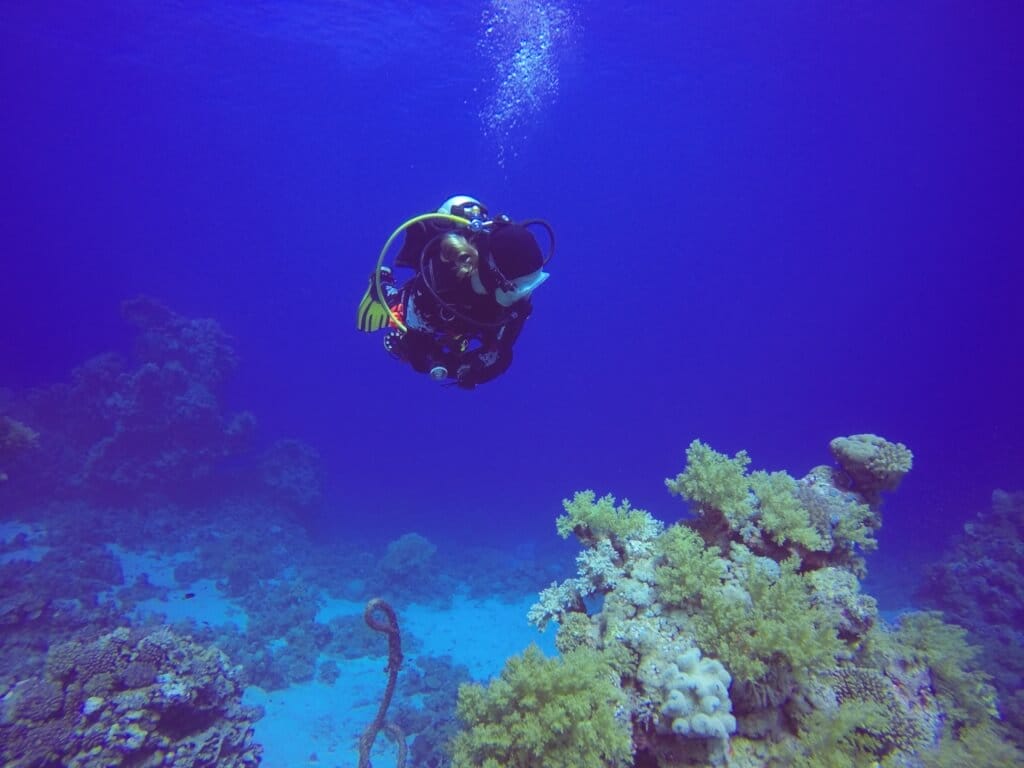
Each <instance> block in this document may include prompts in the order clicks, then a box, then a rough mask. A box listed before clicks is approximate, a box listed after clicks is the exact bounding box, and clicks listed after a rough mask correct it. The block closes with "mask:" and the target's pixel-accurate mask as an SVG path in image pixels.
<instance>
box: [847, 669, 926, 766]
mask: <svg viewBox="0 0 1024 768" xmlns="http://www.w3.org/2000/svg"><path fill="white" fill-rule="evenodd" d="M833 675H834V677H835V680H836V683H835V690H836V695H837V696H838V697H839V700H840V701H841V702H843V703H847V702H857V703H863V704H870V705H871V706H872V707H874V708H875V710H877V712H878V713H880V715H881V716H880V717H877V718H874V719H872V720H871V721H866V722H863V723H861V724H860V725H859V726H858V728H857V732H856V734H855V736H854V737H853V738H854V743H855V744H856V745H857V748H858V750H859V751H860V752H861V753H863V754H870V755H875V756H877V757H885V756H886V755H890V754H893V753H896V752H903V753H910V752H914V751H915V750H917V749H920V748H921V747H923V746H924V745H925V744H927V743H928V740H929V738H930V734H929V732H928V729H927V728H926V727H925V725H924V724H923V723H922V722H921V719H920V717H919V716H917V715H915V714H914V713H913V712H911V711H910V709H909V708H908V707H907V705H906V704H905V703H904V702H903V700H902V699H901V698H900V697H899V696H898V695H897V691H896V687H895V684H894V683H893V682H892V680H890V679H889V678H888V677H886V676H885V675H884V674H882V673H881V672H880V671H879V670H877V669H870V668H863V667H843V668H840V669H837V670H836V671H835V672H834V673H833Z"/></svg>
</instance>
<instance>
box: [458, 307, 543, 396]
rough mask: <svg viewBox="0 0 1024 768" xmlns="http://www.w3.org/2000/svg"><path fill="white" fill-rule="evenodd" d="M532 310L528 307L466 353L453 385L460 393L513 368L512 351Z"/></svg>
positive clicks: (460, 361)
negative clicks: (482, 343)
mask: <svg viewBox="0 0 1024 768" xmlns="http://www.w3.org/2000/svg"><path fill="white" fill-rule="evenodd" d="M531 309H532V308H531V307H530V306H529V304H527V305H526V306H525V307H524V309H523V310H522V311H520V312H519V314H518V316H517V317H516V319H515V320H511V321H509V322H508V323H506V324H505V325H503V326H501V328H499V329H498V331H497V332H496V333H495V334H494V335H493V336H492V337H491V338H489V339H488V340H487V341H486V342H485V343H484V345H483V346H481V347H478V348H477V349H474V350H472V351H470V352H468V353H466V354H465V355H464V356H463V357H462V358H461V359H460V360H459V366H458V368H457V369H456V370H455V379H456V383H457V384H458V385H459V386H460V387H462V388H463V389H473V388H474V387H475V386H476V385H477V384H483V383H485V382H488V381H491V380H492V379H496V378H497V377H498V376H500V375H501V374H503V373H504V372H505V371H507V370H508V368H509V366H510V365H512V347H513V345H514V344H515V343H516V339H518V338H519V334H520V333H521V332H522V330H523V325H524V324H525V323H526V318H527V317H529V315H530V311H531Z"/></svg>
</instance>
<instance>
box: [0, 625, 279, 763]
mask: <svg viewBox="0 0 1024 768" xmlns="http://www.w3.org/2000/svg"><path fill="white" fill-rule="evenodd" d="M241 696H242V688H241V685H240V683H239V681H238V678H237V672H236V670H234V669H232V668H231V667H229V666H228V665H227V660H226V658H225V657H224V655H223V654H222V653H221V652H220V651H217V650H215V649H211V648H206V649H204V648H202V647H200V646H197V645H195V644H193V643H191V642H190V641H188V640H185V639H183V638H181V637H179V636H177V635H175V634H173V633H172V632H170V631H169V630H166V629H163V630H156V631H148V632H147V631H145V630H129V629H125V628H122V629H117V630H114V631H113V632H111V633H109V634H106V635H103V636H102V637H100V638H98V639H96V640H92V641H81V640H72V641H68V642H65V643H61V644H58V645H55V646H54V647H53V648H51V649H50V652H49V653H48V655H47V660H46V674H45V676H43V677H41V678H28V679H25V680H21V681H19V682H17V683H15V684H14V685H12V686H10V688H9V689H8V690H6V691H5V692H4V694H3V696H2V699H0V760H2V762H3V764H4V765H6V766H10V767H11V768H29V766H50V765H54V766H56V765H61V766H67V768H90V767H91V766H97V765H104V766H141V765H145V766H151V767H152V768H156V766H175V768H178V767H184V768H202V767H204V766H209V767H210V768H213V767H214V766H217V767H218V768H220V767H226V768H252V767H253V766H257V765H259V762H260V753H261V748H260V747H259V746H258V745H256V744H254V743H253V741H252V735H253V723H254V721H255V720H256V719H257V717H258V712H257V711H256V710H253V709H251V708H248V707H244V706H242V704H241Z"/></svg>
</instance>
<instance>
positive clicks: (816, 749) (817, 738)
mask: <svg viewBox="0 0 1024 768" xmlns="http://www.w3.org/2000/svg"><path fill="white" fill-rule="evenodd" d="M884 726H885V711H884V710H883V709H882V707H880V706H879V705H877V704H872V703H870V702H866V701H848V702H845V703H843V704H841V705H840V706H839V707H838V708H837V709H835V710H828V709H816V710H814V711H812V712H811V713H809V714H808V715H807V716H806V717H805V718H803V720H802V721H801V723H800V730H799V736H800V738H799V740H786V741H782V742H780V743H779V744H777V745H775V746H774V747H773V748H772V752H773V756H774V757H775V758H777V760H779V761H780V764H782V765H786V766H790V767H791V768H875V767H876V766H878V760H877V758H876V757H875V756H874V755H873V754H871V753H870V752H865V751H864V750H863V749H862V747H861V743H860V739H861V733H862V731H863V729H864V728H875V729H877V728H882V727H884ZM773 764H774V763H773Z"/></svg>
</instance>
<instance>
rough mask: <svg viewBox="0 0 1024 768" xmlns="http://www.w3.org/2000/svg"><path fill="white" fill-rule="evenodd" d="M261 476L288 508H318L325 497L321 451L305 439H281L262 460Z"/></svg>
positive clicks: (279, 500) (277, 500)
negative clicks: (307, 443)
mask: <svg viewBox="0 0 1024 768" xmlns="http://www.w3.org/2000/svg"><path fill="white" fill-rule="evenodd" d="M260 476H261V477H262V479H263V484H264V486H265V487H266V488H267V490H268V491H269V492H270V493H271V495H272V497H273V499H274V501H276V502H277V503H279V504H281V505H282V506H284V507H285V508H295V509H300V510H302V509H308V508H310V507H315V506H316V505H317V504H318V503H319V502H320V499H321V496H322V495H323V472H322V469H321V467H320V452H319V451H317V450H316V449H315V448H313V447H312V446H310V445H306V443H304V442H302V441H301V440H294V439H287V440H278V441H277V442H275V443H274V444H273V445H271V446H270V448H268V449H267V451H266V453H264V454H263V457H262V459H261V460H260Z"/></svg>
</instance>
